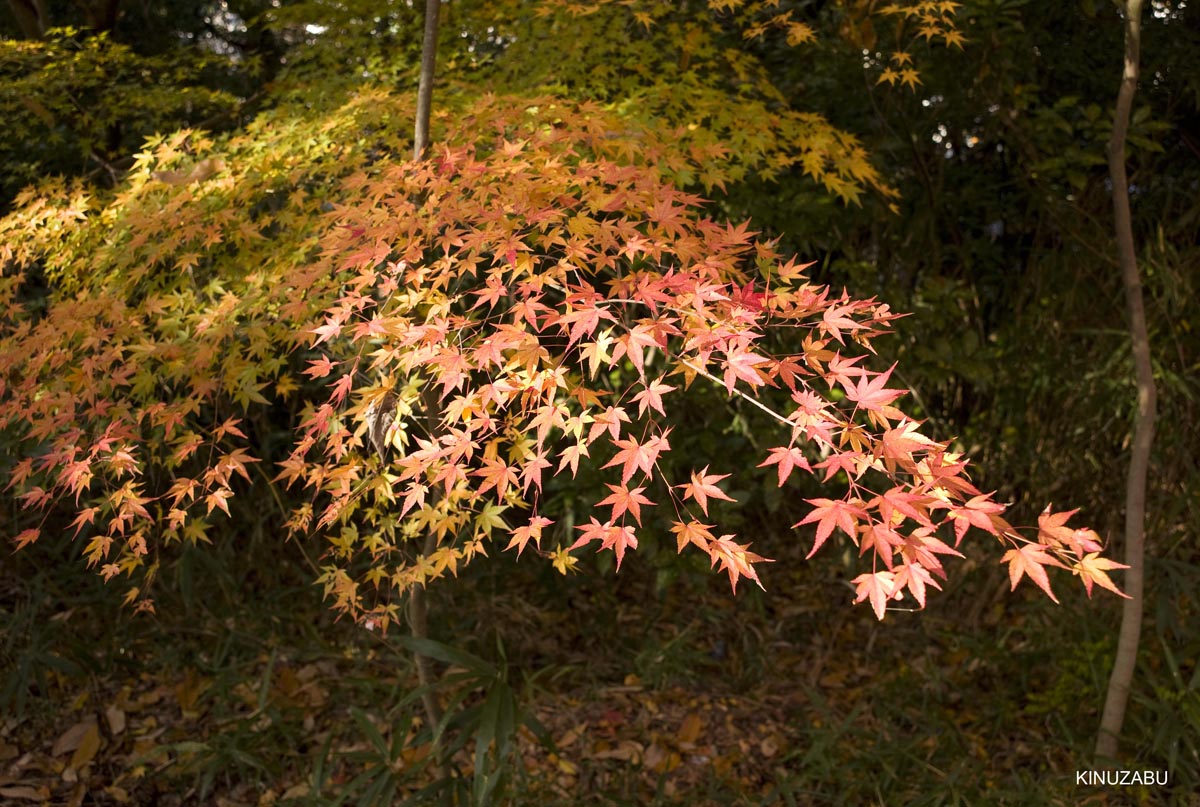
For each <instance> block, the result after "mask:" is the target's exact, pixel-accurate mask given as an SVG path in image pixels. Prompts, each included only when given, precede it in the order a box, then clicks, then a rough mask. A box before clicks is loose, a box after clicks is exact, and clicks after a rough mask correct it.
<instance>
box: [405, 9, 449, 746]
mask: <svg viewBox="0 0 1200 807" xmlns="http://www.w3.org/2000/svg"><path fill="white" fill-rule="evenodd" d="M440 10H441V0H425V36H424V38H423V39H422V42H421V78H420V83H419V84H418V87H417V120H416V125H415V126H414V129H413V159H414V160H420V159H421V158H422V157H423V156H424V153H425V148H426V147H427V146H428V145H429V110H430V105H431V103H432V101H433V71H434V65H435V64H436V55H437V29H438V13H439V12H440ZM422 399H423V402H424V404H425V419H426V426H427V429H428V431H429V434H430V435H431V436H432V435H433V434H434V430H435V428H436V426H437V416H436V414H435V412H436V409H435V407H436V404H437V401H436V399H432V396H425V395H422ZM436 548H437V539H436V537H435V536H434V534H433V533H432V532H430V533H429V535H428V536H426V538H425V546H424V547H423V548H422V550H421V551H422V552H423V553H424V554H426V555H428V554H430V553H432V552H433V551H434V550H435V549H436ZM408 627H409V630H411V631H412V635H413V636H415V637H416V638H418V639H427V638H429V622H428V616H427V613H426V608H425V587H424V585H422V586H418V587H416V588H414V589H413V590H412V593H411V594H409V599H408ZM416 661H417V680H418V681H420V683H421V687H422V688H423V689H425V690H426V692H425V694H424V696H423V697H422V705H423V706H424V708H425V718H426V720H427V721H428V722H429V728H430V730H435V729H436V728H437V726H438V724H440V723H441V722H442V707H441V704H439V703H438V700H437V695H436V694H435V693H434V692H433V691H432V690H431V689H430V686H431V685H432V684H433V682H434V678H435V674H434V670H433V662H432V661H431V660H430V659H429V658H428V657H426V656H422V655H421V654H419V653H418V654H417V655H416Z"/></svg>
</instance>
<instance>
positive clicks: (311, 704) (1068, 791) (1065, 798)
mask: <svg viewBox="0 0 1200 807" xmlns="http://www.w3.org/2000/svg"><path fill="white" fill-rule="evenodd" d="M201 551H202V552H203V550H201ZM200 557H203V556H202V555H197V558H192V559H188V560H187V561H186V562H181V563H180V564H179V565H178V569H183V570H184V571H185V572H186V579H185V575H184V573H183V572H181V573H180V577H179V579H178V580H176V581H175V582H176V583H180V582H182V585H180V586H178V589H177V591H176V593H172V594H170V595H167V594H164V595H163V598H162V599H160V601H159V603H158V613H157V614H156V615H154V616H144V615H138V616H135V615H132V614H130V613H129V612H128V610H125V611H121V610H120V609H119V608H118V607H117V606H115V605H114V602H113V601H115V600H116V599H118V598H117V597H116V596H114V595H113V594H112V592H107V593H106V592H105V591H104V590H103V589H98V588H97V587H96V586H95V585H93V584H92V583H90V582H89V581H83V582H82V583H80V584H79V587H78V590H72V589H71V587H70V586H67V585H65V584H64V583H63V582H62V581H56V580H55V579H54V578H52V577H49V576H47V575H26V576H23V577H20V578H18V577H16V576H13V577H10V576H8V575H7V574H6V575H4V579H3V582H4V588H3V597H2V598H0V603H3V606H4V613H5V614H6V615H7V617H8V618H9V625H8V627H7V628H5V629H4V645H3V646H2V647H0V650H2V651H3V652H4V655H3V656H0V661H3V662H4V664H3V667H0V685H2V686H3V687H4V690H3V696H4V702H5V703H6V704H7V706H5V707H4V708H3V710H0V714H6V715H7V716H5V717H0V803H2V804H12V805H21V804H30V805H36V804H54V805H59V804H61V805H76V806H79V807H81V806H82V805H151V804H154V805H190V804H205V805H208V804H213V805H220V806H221V807H226V806H230V807H231V806H232V805H274V804H279V805H293V804H294V805H334V804H364V805H371V804H392V803H402V799H403V798H405V797H409V798H412V803H421V801H420V800H421V797H422V794H424V795H425V797H427V799H430V800H433V801H432V803H436V794H435V793H434V791H435V790H436V788H437V784H436V780H437V779H438V777H439V775H440V774H439V772H444V771H450V772H451V773H452V775H453V777H454V780H455V783H456V786H458V787H460V788H462V789H463V792H464V793H465V792H469V791H470V789H471V788H476V787H481V788H486V787H488V786H489V785H491V784H492V783H491V782H490V781H489V780H488V779H487V775H488V773H489V772H491V771H493V770H502V771H505V772H507V775H506V776H504V777H502V778H501V779H500V780H498V781H497V783H496V785H495V786H496V787H497V788H498V789H497V790H496V791H495V792H496V793H497V794H498V796H497V797H496V799H495V802H494V803H498V804H516V805H523V804H530V805H554V804H561V805H568V804H597V805H599V804H617V805H625V804H628V805H635V804H655V805H659V804H661V805H667V804H681V805H682V804H686V805H710V804H711V805H770V804H780V805H824V804H875V805H891V804H897V805H901V804H964V805H977V804H997V805H1000V804H1021V805H1024V804H1031V805H1036V804H1048V805H1050V804H1064V805H1066V804H1071V805H1080V804H1089V805H1110V804H1111V805H1124V804H1158V803H1164V804H1166V803H1171V804H1181V805H1196V804H1200V800H1197V799H1196V798H1195V797H1193V796H1189V795H1186V794H1182V793H1179V792H1173V791H1171V790H1170V789H1166V790H1164V789H1162V788H1159V789H1157V790H1156V789H1154V788H1104V787H1091V786H1087V785H1082V784H1076V771H1077V770H1085V769H1088V768H1089V767H1090V758H1089V756H1088V750H1089V748H1090V744H1091V742H1092V736H1091V734H1090V732H1092V731H1094V727H1095V725H1096V724H1097V721H1098V715H1097V711H1098V703H1099V702H1100V699H1099V694H1098V693H1099V692H1100V691H1101V690H1100V688H1101V687H1102V685H1103V683H1104V679H1105V675H1106V670H1104V669H1102V662H1100V661H1098V659H1101V658H1103V656H1104V654H1105V652H1107V650H1106V648H1107V644H1106V642H1107V641H1108V640H1107V639H1104V638H1103V635H1102V634H1098V635H1095V636H1090V635H1088V634H1087V632H1086V630H1084V631H1083V632H1082V633H1081V632H1080V629H1079V628H1073V629H1072V630H1071V631H1070V632H1067V633H1064V629H1063V627H1062V626H1063V625H1065V624H1078V621H1072V620H1074V617H1075V616H1077V614H1078V611H1079V610H1080V609H1081V607H1082V606H1081V605H1080V604H1079V603H1067V604H1066V605H1064V606H1063V607H1061V608H1055V607H1054V606H1052V605H1050V604H1046V603H1043V602H1042V601H1040V600H1037V599H1035V598H1034V597H1033V596H1032V595H1028V594H1025V595H1022V593H1021V592H1018V594H1016V595H1013V596H1005V595H1004V594H1003V591H1004V590H1006V589H1007V585H1006V583H1007V581H1006V580H1005V579H1000V578H1002V577H1003V575H1002V570H999V569H976V570H975V576H976V585H975V590H952V591H949V592H947V593H946V595H945V596H943V597H939V598H937V599H935V600H933V601H931V605H930V608H929V609H928V610H926V611H924V612H919V613H917V612H907V611H899V612H896V613H893V614H889V615H888V619H887V620H885V621H884V622H883V623H878V622H876V621H875V619H874V616H873V614H872V613H871V611H870V609H869V608H866V607H851V605H850V589H849V588H848V587H847V586H846V585H845V584H844V583H841V582H837V580H836V578H837V577H838V570H837V569H835V568H833V565H831V564H824V565H818V564H804V563H802V562H800V561H799V560H798V558H797V559H788V561H787V563H786V565H785V563H782V562H781V563H779V564H776V566H775V567H773V568H772V573H771V574H769V575H767V576H766V577H767V584H768V587H769V590H768V591H767V592H766V593H763V592H758V591H746V590H742V591H741V592H739V594H738V595H737V596H736V597H735V596H731V594H730V592H729V590H728V587H727V585H726V584H725V582H724V580H723V579H719V578H716V577H715V576H714V577H712V578H705V577H704V576H702V575H685V576H684V577H683V579H681V580H676V581H675V582H674V583H672V584H670V585H665V586H662V585H659V586H656V578H655V575H654V574H653V572H651V571H649V570H646V569H644V568H643V569H642V570H641V571H640V572H639V571H633V570H631V569H629V568H628V567H629V566H632V565H633V564H627V568H626V569H624V570H622V572H621V573H620V575H616V576H613V575H612V573H611V572H602V571H600V572H597V571H591V572H588V573H585V574H583V575H577V576H574V577H572V578H569V579H568V580H566V581H565V582H564V579H563V578H559V577H557V576H551V577H547V576H545V575H544V574H542V572H541V571H536V570H535V571H531V564H527V563H524V562H523V563H522V564H521V565H520V566H516V565H512V566H510V567H509V568H507V569H505V570H504V571H503V572H501V573H490V572H489V574H488V576H486V577H483V578H479V579H474V580H471V581H470V582H467V581H464V580H459V581H457V582H455V581H444V582H443V583H440V584H439V585H440V586H441V588H440V589H439V588H437V587H436V586H435V589H434V591H433V594H432V596H431V607H432V609H433V610H432V613H433V614H434V617H433V633H434V634H435V635H436V637H437V638H439V639H440V640H442V641H443V642H445V643H446V644H448V645H451V646H453V647H456V648H461V649H463V650H466V651H469V652H470V653H472V654H475V655H474V656H472V657H471V658H478V657H482V658H483V659H486V664H487V665H488V669H489V670H491V672H490V673H487V674H484V673H481V672H480V671H479V670H475V671H472V670H471V669H468V668H464V667H463V666H462V665H446V664H442V665H439V666H440V669H441V670H442V673H443V675H444V676H445V677H446V678H447V679H449V681H450V683H448V684H447V685H446V686H444V687H442V688H441V689H440V690H439V698H440V700H441V701H442V703H443V704H446V705H450V706H452V707H456V708H452V710H451V711H452V712H453V713H454V714H457V715H458V716H459V717H458V718H456V720H455V722H454V723H451V724H450V725H448V727H447V729H446V731H445V733H444V734H443V735H442V738H441V746H440V747H441V748H448V749H449V750H448V751H447V752H446V755H447V756H448V759H446V760H445V761H444V762H443V764H442V765H433V764H428V763H430V762H431V761H432V760H433V759H434V757H433V755H432V746H431V744H430V743H429V742H428V733H425V736H424V737H422V736H421V733H422V731H421V726H422V724H423V721H422V719H421V711H420V709H419V708H418V707H419V703H418V702H417V701H416V699H414V698H411V697H409V698H407V701H406V696H407V695H409V694H410V693H412V691H413V690H414V689H416V688H417V683H416V676H415V672H414V667H413V664H412V663H411V655H410V654H409V653H407V652H406V651H405V650H404V648H403V647H402V646H401V645H400V644H399V643H398V642H397V641H396V637H395V635H394V634H395V633H396V631H395V629H393V631H391V632H390V633H391V634H393V635H388V636H380V635H379V633H378V632H377V631H376V632H371V631H367V630H364V629H363V628H360V627H355V626H354V625H352V624H350V623H348V622H345V621H337V620H335V619H333V618H332V616H331V615H330V614H329V613H328V611H327V610H326V609H325V608H324V606H323V604H322V603H321V600H320V594H319V591H318V590H316V589H315V588H314V587H313V586H311V585H308V584H307V583H305V582H304V580H303V570H299V571H297V572H296V573H295V574H293V575H292V577H291V579H290V582H289V580H287V579H284V580H283V581H282V582H281V580H280V579H276V578H272V579H270V580H267V579H257V578H256V577H255V576H254V574H253V573H247V574H245V575H243V576H235V575H233V574H232V573H230V572H229V571H228V568H229V567H228V566H221V565H219V563H218V564H216V565H211V566H205V565H204V563H206V562H208V561H202V560H199V559H198V558H200ZM210 560H211V559H210ZM214 563H215V562H214ZM188 564H196V565H195V568H185V567H187V566H188ZM788 568H790V569H793V570H794V571H793V572H792V573H791V574H788V573H787V572H786V569H788ZM178 569H177V571H178ZM276 575H277V576H278V575H283V576H284V577H286V575H284V574H283V572H280V571H279V570H276ZM997 575H999V577H997ZM200 580H204V581H205V582H204V583H199V582H197V581H200ZM659 582H661V581H659ZM162 587H163V588H164V590H166V591H170V590H171V589H169V587H168V586H167V585H166V584H164V585H163V586H162ZM178 592H183V593H185V594H186V595H187V596H183V594H179V593H178ZM489 676H490V677H489ZM510 694H511V697H509V695H510ZM481 727H482V730H483V731H484V732H485V733H484V734H483V735H482V736H483V737H484V738H485V744H486V745H487V752H486V753H483V754H477V753H476V751H477V748H478V745H479V743H478V742H477V741H476V740H477V737H478V736H480V735H479V732H480V731H481ZM489 731H490V732H491V734H488V733H486V732H489ZM487 738H493V739H492V740H491V741H488V739H487ZM455 746H461V747H459V748H457V749H455ZM505 754H507V755H508V756H507V761H506V762H504V763H503V764H500V763H501V760H500V759H499V757H501V756H504V755H505ZM477 773H478V774H479V775H478V776H477V775H476V774H477ZM422 788H426V789H425V790H424V791H423V790H422ZM462 797H463V796H462V795H461V794H460V798H462ZM461 803H467V802H461Z"/></svg>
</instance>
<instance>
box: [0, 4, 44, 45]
mask: <svg viewBox="0 0 1200 807" xmlns="http://www.w3.org/2000/svg"><path fill="white" fill-rule="evenodd" d="M8 7H9V9H10V10H11V11H12V13H13V18H14V19H16V21H17V27H18V28H20V29H21V34H22V35H23V36H24V37H25V38H26V39H41V38H42V37H43V36H45V35H46V29H47V28H49V27H50V22H49V20H48V19H47V15H46V4H45V2H44V0H8Z"/></svg>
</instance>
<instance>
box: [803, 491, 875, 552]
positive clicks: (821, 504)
mask: <svg viewBox="0 0 1200 807" xmlns="http://www.w3.org/2000/svg"><path fill="white" fill-rule="evenodd" d="M805 501H806V502H808V503H809V504H811V505H812V506H813V510H812V512H811V513H809V514H808V515H807V516H805V517H804V519H803V520H802V521H799V522H797V523H795V524H793V525H792V529H795V528H796V527H799V526H800V525H801V524H811V523H813V522H814V521H816V522H817V538H816V541H815V542H814V543H813V548H812V550H811V551H810V552H809V553H808V555H807V557H810V558H811V557H812V556H813V555H815V554H816V552H817V550H818V549H820V548H821V544H823V543H825V539H826V538H828V537H829V534H830V533H832V532H833V528H834V527H838V528H839V529H841V531H842V532H844V533H846V534H847V535H849V536H850V537H851V538H855V537H857V534H858V519H860V518H866V516H867V513H866V511H865V510H863V509H862V508H861V507H859V506H858V505H855V504H851V503H849V502H847V501H844V500H842V499H836V500H835V499H805Z"/></svg>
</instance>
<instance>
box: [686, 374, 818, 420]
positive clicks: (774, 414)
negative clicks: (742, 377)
mask: <svg viewBox="0 0 1200 807" xmlns="http://www.w3.org/2000/svg"><path fill="white" fill-rule="evenodd" d="M680 361H681V362H682V363H683V366H684V367H687V368H688V369H690V370H693V371H695V372H696V373H697V374H699V375H702V376H704V377H705V378H707V379H708V380H709V381H711V382H713V383H714V384H716V385H717V386H719V387H722V388H725V382H724V381H722V380H721V379H719V378H717V377H716V376H715V375H713V374H712V373H710V372H708V371H707V370H705V369H704V368H703V367H697V366H696V365H695V364H692V362H691V361H689V360H688V359H682V358H681V359H680ZM726 389H728V388H726ZM729 391H730V392H731V393H732V394H734V395H736V396H738V397H739V398H741V399H742V400H744V401H746V402H748V403H750V404H751V405H753V406H756V407H758V408H759V409H761V410H762V411H764V412H766V413H767V414H768V415H770V416H771V417H773V418H775V419H776V420H778V421H779V422H780V423H783V424H784V425H786V426H790V427H791V428H792V429H795V428H796V424H795V423H793V422H792V421H790V420H788V419H787V418H785V417H784V416H783V415H781V414H779V413H778V412H776V411H775V410H774V409H772V408H771V407H769V406H767V405H766V404H764V403H762V402H760V401H758V400H756V399H754V398H752V397H750V396H749V395H747V394H746V393H744V392H742V391H741V390H740V389H737V388H736V387H735V388H734V389H732V390H729Z"/></svg>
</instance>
